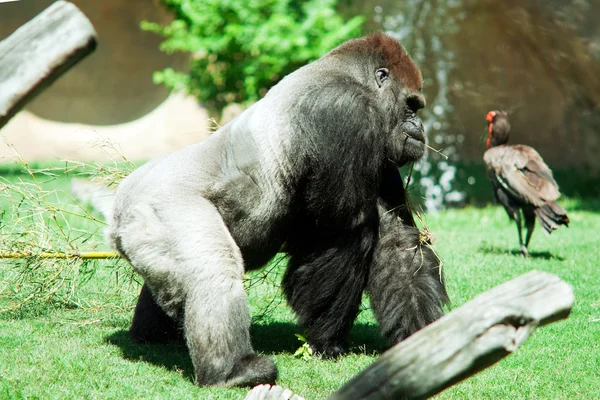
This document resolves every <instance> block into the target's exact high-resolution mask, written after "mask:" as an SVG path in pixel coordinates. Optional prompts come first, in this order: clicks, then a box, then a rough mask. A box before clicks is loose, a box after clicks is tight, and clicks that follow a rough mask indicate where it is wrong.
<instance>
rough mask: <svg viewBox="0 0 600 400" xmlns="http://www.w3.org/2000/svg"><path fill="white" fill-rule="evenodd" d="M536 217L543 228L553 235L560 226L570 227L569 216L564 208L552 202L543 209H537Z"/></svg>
mask: <svg viewBox="0 0 600 400" xmlns="http://www.w3.org/2000/svg"><path fill="white" fill-rule="evenodd" d="M535 215H537V217H538V218H539V220H540V223H541V224H542V227H543V228H544V229H545V230H546V232H548V233H552V231H553V230H555V229H557V228H558V227H559V226H560V225H566V226H569V216H568V215H567V212H566V211H565V209H564V208H562V207H561V206H559V205H558V204H556V203H555V202H554V201H550V202H548V203H546V204H544V205H543V206H541V207H538V208H536V209H535Z"/></svg>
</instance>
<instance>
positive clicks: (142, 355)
mask: <svg viewBox="0 0 600 400" xmlns="http://www.w3.org/2000/svg"><path fill="white" fill-rule="evenodd" d="M105 341H106V343H108V344H111V345H114V346H117V347H119V348H120V349H121V353H122V354H123V357H124V358H125V359H127V360H130V361H142V362H147V363H150V364H154V365H158V366H161V367H164V368H166V369H168V370H170V371H181V373H182V375H183V377H184V378H186V379H188V380H190V381H191V382H193V381H194V366H193V365H192V360H191V359H190V356H189V353H188V349H187V347H186V345H185V343H183V342H174V343H168V344H154V343H153V344H138V343H135V342H134V341H132V340H131V338H130V337H129V332H128V331H126V330H121V331H118V332H115V333H113V334H112V335H109V336H107V337H106V338H105Z"/></svg>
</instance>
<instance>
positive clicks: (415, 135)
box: [402, 131, 425, 144]
mask: <svg viewBox="0 0 600 400" xmlns="http://www.w3.org/2000/svg"><path fill="white" fill-rule="evenodd" d="M402 133H403V134H405V135H406V137H407V140H414V141H418V142H421V143H422V144H425V135H424V134H423V132H422V131H412V132H410V131H409V132H406V131H402Z"/></svg>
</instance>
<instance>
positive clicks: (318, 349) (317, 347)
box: [310, 343, 346, 359]
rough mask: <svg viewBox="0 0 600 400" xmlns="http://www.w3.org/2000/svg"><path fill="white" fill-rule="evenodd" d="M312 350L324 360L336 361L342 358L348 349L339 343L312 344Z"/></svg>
mask: <svg viewBox="0 0 600 400" xmlns="http://www.w3.org/2000/svg"><path fill="white" fill-rule="evenodd" d="M310 348H311V349H312V351H313V353H314V354H317V355H319V356H321V357H323V358H329V359H334V358H338V357H340V356H341V355H342V354H344V352H345V351H346V349H345V348H344V346H342V345H341V344H339V343H328V344H316V343H311V344H310Z"/></svg>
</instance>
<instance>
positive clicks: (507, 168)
mask: <svg viewBox="0 0 600 400" xmlns="http://www.w3.org/2000/svg"><path fill="white" fill-rule="evenodd" d="M483 158H484V161H485V163H486V166H487V169H488V174H489V175H490V178H492V179H493V180H495V181H496V182H497V184H499V185H501V186H502V187H503V188H504V189H505V190H506V191H507V192H509V193H510V194H511V195H512V196H513V197H516V198H518V199H520V200H521V201H523V202H526V203H529V204H532V205H534V206H538V207H539V206H541V205H543V204H544V203H546V202H547V201H555V200H556V199H558V198H559V197H560V192H559V191H558V185H557V184H556V181H555V180H554V177H553V176H552V171H551V170H550V168H548V166H547V165H546V163H545V162H544V160H543V159H542V157H541V156H540V155H539V154H538V152H537V151H535V150H534V149H532V148H531V147H529V146H523V145H516V146H497V147H493V148H491V149H489V150H487V151H486V152H485V154H484V157H483Z"/></svg>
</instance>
